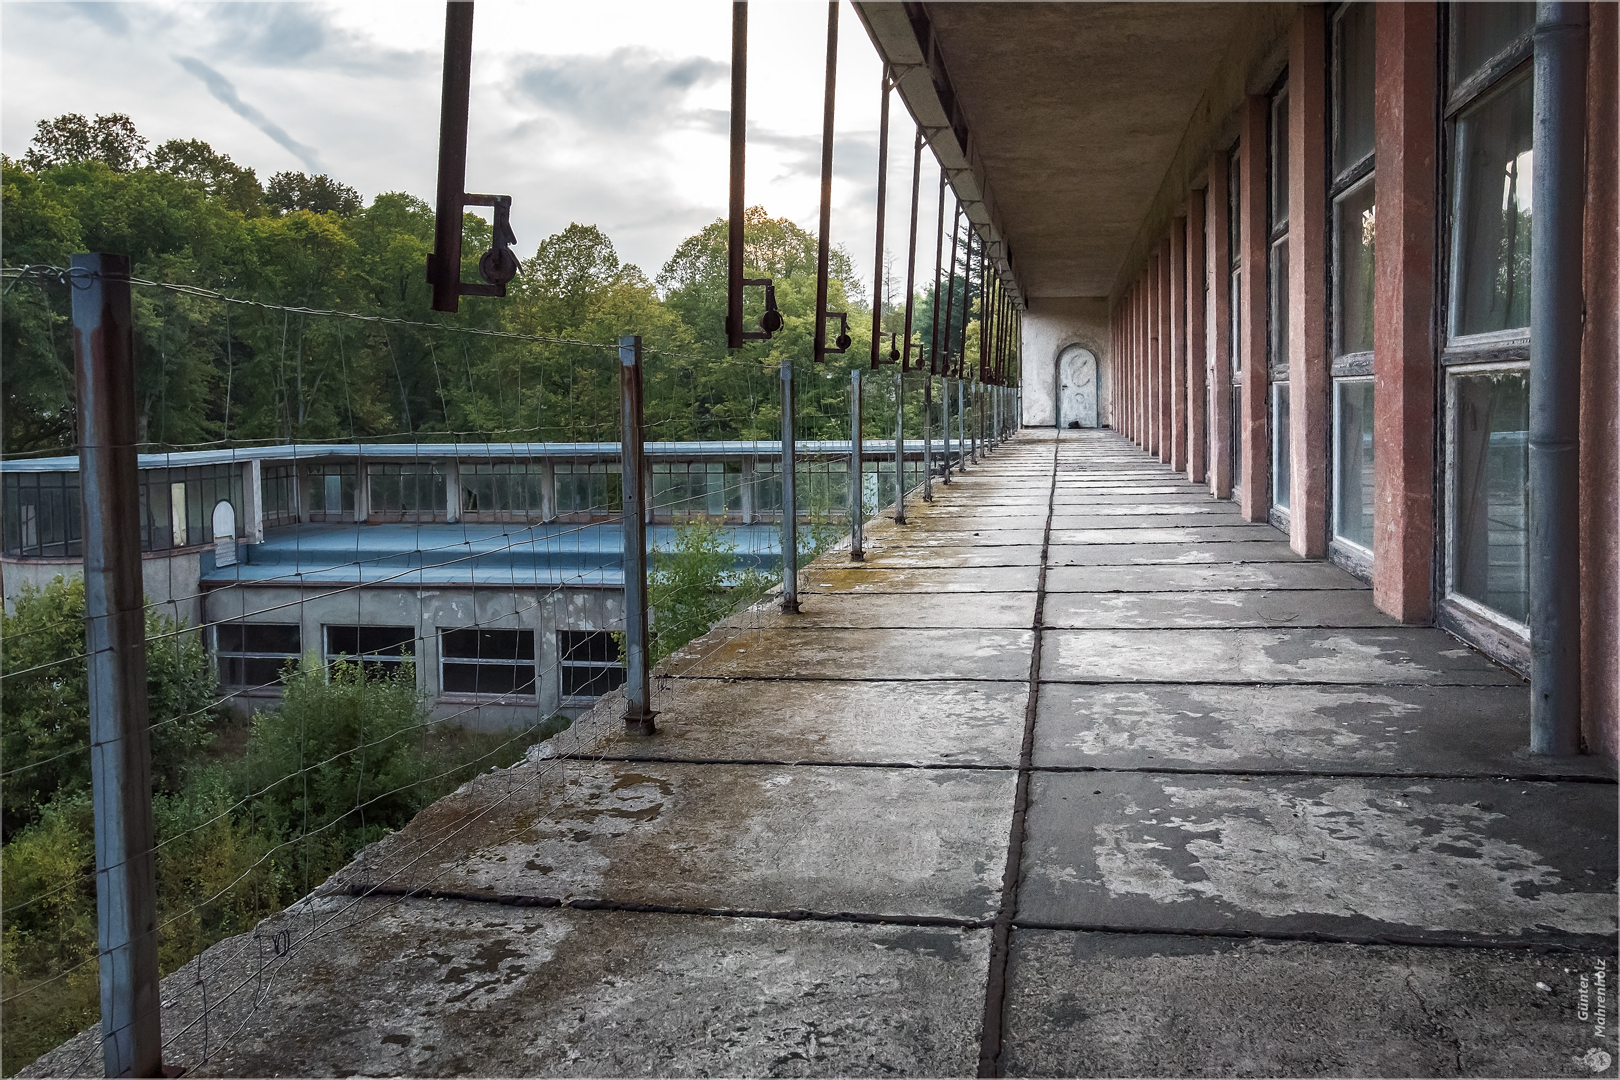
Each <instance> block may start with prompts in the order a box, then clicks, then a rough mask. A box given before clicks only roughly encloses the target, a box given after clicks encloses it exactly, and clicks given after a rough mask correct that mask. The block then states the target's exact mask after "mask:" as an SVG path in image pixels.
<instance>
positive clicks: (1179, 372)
mask: <svg viewBox="0 0 1620 1080" xmlns="http://www.w3.org/2000/svg"><path fill="white" fill-rule="evenodd" d="M1170 467H1171V468H1172V469H1174V470H1176V471H1177V472H1181V471H1182V470H1184V469H1186V467H1187V219H1186V218H1184V217H1178V218H1176V219H1175V220H1174V221H1172V222H1171V223H1170Z"/></svg>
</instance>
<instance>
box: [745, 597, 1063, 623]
mask: <svg viewBox="0 0 1620 1080" xmlns="http://www.w3.org/2000/svg"><path fill="white" fill-rule="evenodd" d="M800 607H801V608H802V610H801V611H800V612H799V613H798V614H796V615H784V614H782V612H781V611H780V610H779V609H777V608H776V607H775V605H774V604H771V603H770V602H769V601H767V602H766V604H764V605H761V608H762V610H759V611H758V612H755V613H750V617H749V620H748V621H749V623H750V624H751V625H752V626H754V627H756V628H766V627H774V628H781V629H789V630H792V629H800V630H802V629H805V628H807V627H820V628H839V627H847V628H851V629H863V630H878V629H913V630H927V629H934V628H959V629H974V628H983V629H991V630H1001V629H1018V630H1023V629H1028V628H1029V627H1031V626H1033V625H1034V624H1035V593H1034V592H983V593H974V594H973V602H972V603H970V604H958V603H948V604H918V603H917V602H916V601H915V600H911V599H908V598H907V596H906V594H904V593H878V592H872V593H868V592H859V593H841V592H835V591H833V590H831V589H820V590H816V591H814V592H813V593H812V594H810V595H808V596H806V597H805V598H804V599H803V600H802V601H801V603H800Z"/></svg>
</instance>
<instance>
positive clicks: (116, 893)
mask: <svg viewBox="0 0 1620 1080" xmlns="http://www.w3.org/2000/svg"><path fill="white" fill-rule="evenodd" d="M70 281H71V283H72V285H73V289H72V293H73V367H74V377H75V380H76V382H77V384H78V408H79V484H80V488H81V490H82V492H83V500H84V518H83V521H84V615H85V618H84V622H85V646H86V657H85V659H86V675H87V677H88V678H87V685H88V689H89V706H90V789H91V800H92V806H93V811H94V817H95V835H96V839H95V846H96V937H97V942H96V944H97V952H98V957H99V960H100V964H101V1050H102V1055H103V1064H104V1066H105V1070H106V1075H108V1076H159V1075H161V1074H162V1071H163V1034H162V1029H161V1019H160V1016H159V1004H160V1003H159V1000H158V956H157V882H156V877H155V868H154V861H153V851H152V844H153V827H152V755H151V742H150V735H149V732H148V718H147V704H146V590H145V588H144V586H143V585H142V583H141V539H140V535H141V534H140V520H141V519H140V513H141V507H140V494H139V492H140V486H139V480H138V473H137V458H136V454H137V447H136V443H137V441H138V439H139V434H138V432H139V429H138V427H137V423H136V415H135V408H136V401H137V400H138V399H137V396H136V393H135V330H134V321H133V317H132V315H131V312H130V297H129V259H128V258H127V257H125V256H123V255H75V256H73V270H72V276H71V278H70Z"/></svg>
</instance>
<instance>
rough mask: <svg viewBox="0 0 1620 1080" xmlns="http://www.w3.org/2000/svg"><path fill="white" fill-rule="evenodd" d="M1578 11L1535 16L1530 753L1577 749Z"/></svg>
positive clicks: (1582, 21)
mask: <svg viewBox="0 0 1620 1080" xmlns="http://www.w3.org/2000/svg"><path fill="white" fill-rule="evenodd" d="M1588 18H1589V16H1588V9H1587V5H1586V4H1584V3H1555V2H1548V0H1542V2H1541V3H1539V4H1537V5H1536V29H1535V107H1534V125H1535V133H1534V134H1535V147H1536V212H1535V216H1534V218H1533V220H1532V223H1531V228H1532V231H1533V235H1532V243H1531V246H1530V450H1529V457H1530V461H1529V465H1530V468H1529V473H1530V477H1529V479H1530V750H1531V752H1532V753H1535V754H1554V755H1568V754H1577V753H1579V752H1580V749H1581V594H1580V521H1579V506H1580V459H1579V453H1578V440H1579V434H1580V389H1581V321H1582V307H1583V302H1584V297H1583V292H1582V287H1581V269H1582V267H1581V262H1582V245H1583V229H1584V219H1583V203H1584V199H1585V189H1586V178H1585V158H1584V154H1585V147H1586V63H1587V60H1586V58H1587V22H1588Z"/></svg>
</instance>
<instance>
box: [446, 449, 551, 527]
mask: <svg viewBox="0 0 1620 1080" xmlns="http://www.w3.org/2000/svg"><path fill="white" fill-rule="evenodd" d="M541 470H542V466H541V465H540V464H539V463H538V462H527V461H492V462H475V463H468V462H463V463H462V465H461V470H460V472H461V516H462V520H463V521H467V520H472V521H524V520H527V519H529V518H538V517H540V516H541V513H542V510H541V480H542V477H543V473H542V471H541Z"/></svg>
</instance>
